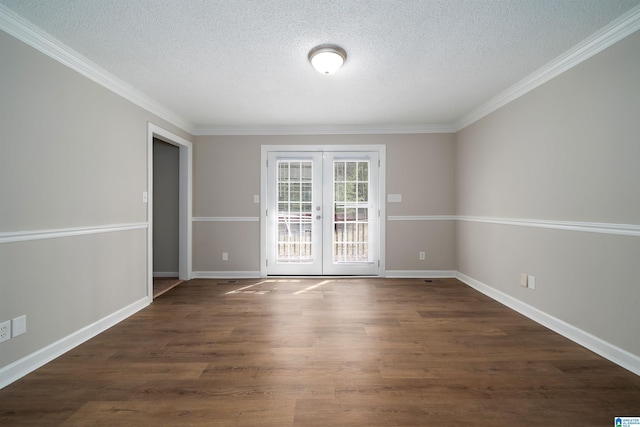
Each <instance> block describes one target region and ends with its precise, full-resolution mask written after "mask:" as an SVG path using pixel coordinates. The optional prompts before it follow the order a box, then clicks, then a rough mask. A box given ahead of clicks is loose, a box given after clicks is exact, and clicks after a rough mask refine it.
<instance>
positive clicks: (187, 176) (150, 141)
mask: <svg viewBox="0 0 640 427" xmlns="http://www.w3.org/2000/svg"><path fill="white" fill-rule="evenodd" d="M154 141H155V142H154ZM154 143H155V144H158V143H166V144H169V145H170V146H172V147H176V148H177V150H178V153H177V161H178V165H177V179H178V182H177V187H178V188H177V193H178V195H177V211H178V212H177V252H172V250H171V248H169V249H168V251H167V253H174V254H175V253H177V264H173V266H174V267H173V268H172V270H173V269H175V268H176V266H177V270H175V271H169V272H158V271H156V269H155V268H154V262H155V261H156V258H155V257H154V252H155V251H154V240H155V239H154V234H155V233H154V224H155V220H154V206H155V205H154V184H155V182H154V181H155V179H154V163H155V162H154V151H155V150H154ZM147 154H148V159H147V169H148V178H147V179H148V192H147V203H148V206H147V218H148V223H149V228H148V232H147V236H148V238H147V254H148V255H147V297H148V298H149V300H152V299H153V297H154V289H153V278H154V271H156V273H167V275H173V274H176V273H177V274H176V275H177V279H178V280H180V281H184V280H189V279H191V277H192V262H191V259H192V255H191V241H192V231H191V230H192V227H191V212H192V178H191V177H192V172H191V170H192V164H193V161H192V144H191V142H190V141H187V140H186V139H184V138H182V137H180V136H178V135H175V134H173V133H171V132H169V131H167V130H165V129H162V128H160V127H158V126H156V125H153V124H151V123H149V124H148V129H147ZM158 184H161V183H158ZM158 220H159V221H161V223H162V221H164V220H165V219H163V218H162V217H161V218H159V219H158ZM158 237H159V238H160V239H161V240H163V239H164V241H165V244H175V241H174V243H167V242H169V241H170V240H166V236H165V237H163V236H158ZM169 256H170V257H171V255H169ZM157 265H158V264H156V266H157ZM159 276H162V274H159Z"/></svg>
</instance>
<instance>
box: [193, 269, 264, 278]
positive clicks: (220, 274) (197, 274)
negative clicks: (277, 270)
mask: <svg viewBox="0 0 640 427" xmlns="http://www.w3.org/2000/svg"><path fill="white" fill-rule="evenodd" d="M193 278H194V279H259V278H260V272H259V271H194V272H193Z"/></svg>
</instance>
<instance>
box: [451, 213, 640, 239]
mask: <svg viewBox="0 0 640 427" xmlns="http://www.w3.org/2000/svg"><path fill="white" fill-rule="evenodd" d="M457 218H458V220H460V221H468V222H484V223H489V224H502V225H515V226H519V227H537V228H552V229H556V230H568V231H584V232H587V233H602V234H616V235H622V236H636V237H637V236H640V225H634V224H614V223H604V222H576V221H551V220H540V219H518V218H495V217H484V216H465V215H461V216H458V217H457Z"/></svg>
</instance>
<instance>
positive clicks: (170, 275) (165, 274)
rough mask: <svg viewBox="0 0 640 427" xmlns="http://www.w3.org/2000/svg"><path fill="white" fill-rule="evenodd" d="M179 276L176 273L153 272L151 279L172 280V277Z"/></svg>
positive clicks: (178, 273)
mask: <svg viewBox="0 0 640 427" xmlns="http://www.w3.org/2000/svg"><path fill="white" fill-rule="evenodd" d="M179 275H180V272H178V271H154V272H153V277H154V278H156V277H168V278H173V277H178V276H179Z"/></svg>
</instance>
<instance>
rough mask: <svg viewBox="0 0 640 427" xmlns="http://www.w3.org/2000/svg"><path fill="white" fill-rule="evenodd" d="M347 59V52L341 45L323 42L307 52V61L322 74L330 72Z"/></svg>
mask: <svg viewBox="0 0 640 427" xmlns="http://www.w3.org/2000/svg"><path fill="white" fill-rule="evenodd" d="M346 60H347V52H345V50H344V49H343V48H341V47H338V46H334V45H329V44H323V45H320V46H316V47H314V48H313V49H311V51H310V52H309V62H311V65H313V68H315V69H316V70H318V72H319V73H322V74H331V73H333V72H334V71H336V70H337V69H338V68H340V67H341V66H342V64H344V61H346Z"/></svg>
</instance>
